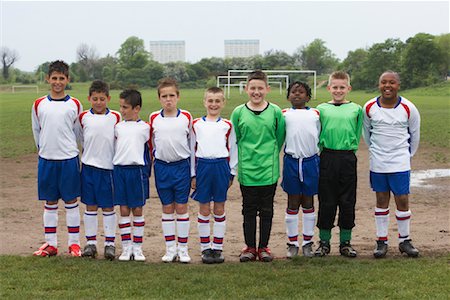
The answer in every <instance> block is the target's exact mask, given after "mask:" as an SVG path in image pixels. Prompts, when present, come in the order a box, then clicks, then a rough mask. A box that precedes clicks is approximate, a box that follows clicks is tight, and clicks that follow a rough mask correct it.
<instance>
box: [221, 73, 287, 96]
mask: <svg viewBox="0 0 450 300" xmlns="http://www.w3.org/2000/svg"><path fill="white" fill-rule="evenodd" d="M216 79H217V87H221V86H222V87H224V89H225V96H226V98H227V99H230V88H231V87H239V93H240V94H242V92H243V90H244V87H245V84H246V82H247V81H244V80H242V79H247V75H219V76H217V78H216ZM224 79H225V80H226V81H225V83H223V81H224ZM271 79H277V80H281V81H271ZM236 80H239V81H236ZM267 80H268V82H267V83H268V84H269V85H271V84H272V85H278V87H279V90H280V95H281V94H283V85H284V87H285V89H286V90H287V88H288V86H289V75H267Z"/></svg>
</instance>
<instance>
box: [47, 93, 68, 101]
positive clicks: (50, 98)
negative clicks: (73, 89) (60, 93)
mask: <svg viewBox="0 0 450 300" xmlns="http://www.w3.org/2000/svg"><path fill="white" fill-rule="evenodd" d="M47 98H48V100H50V101H64V102H66V101H67V100H70V98H71V97H70V95H65V96H64V98H61V99H53V98H52V97H51V96H50V94H48V95H47Z"/></svg>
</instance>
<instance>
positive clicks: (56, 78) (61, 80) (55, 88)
mask: <svg viewBox="0 0 450 300" xmlns="http://www.w3.org/2000/svg"><path fill="white" fill-rule="evenodd" d="M47 82H48V84H50V90H51V92H52V95H53V96H64V95H65V92H64V90H65V88H66V86H67V84H68V83H69V78H68V77H67V76H66V75H64V74H63V73H60V72H52V73H51V74H50V76H47Z"/></svg>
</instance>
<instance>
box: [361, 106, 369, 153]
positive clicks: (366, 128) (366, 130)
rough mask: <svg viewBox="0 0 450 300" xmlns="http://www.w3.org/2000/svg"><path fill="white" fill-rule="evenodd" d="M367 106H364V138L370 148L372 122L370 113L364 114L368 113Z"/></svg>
mask: <svg viewBox="0 0 450 300" xmlns="http://www.w3.org/2000/svg"><path fill="white" fill-rule="evenodd" d="M366 106H367V104H366V105H364V108H363V115H364V120H363V138H364V141H365V142H366V144H367V146H369V147H370V123H371V120H370V117H369V115H368V113H367V112H366V113H364V112H365V111H366Z"/></svg>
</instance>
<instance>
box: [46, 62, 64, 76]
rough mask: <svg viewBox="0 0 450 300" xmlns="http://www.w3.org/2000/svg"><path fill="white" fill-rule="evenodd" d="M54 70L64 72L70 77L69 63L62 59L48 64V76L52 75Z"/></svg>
mask: <svg viewBox="0 0 450 300" xmlns="http://www.w3.org/2000/svg"><path fill="white" fill-rule="evenodd" d="M53 72H58V73H61V74H64V75H66V77H67V78H69V65H68V64H67V63H66V62H64V61H62V60H55V61H52V62H51V63H50V65H49V66H48V73H47V74H48V76H50V75H52V73H53Z"/></svg>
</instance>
